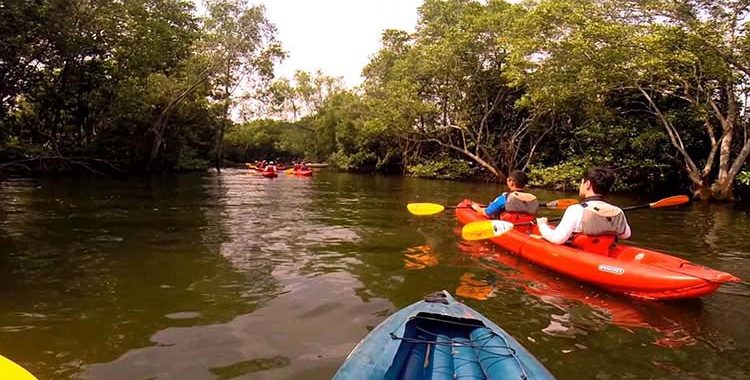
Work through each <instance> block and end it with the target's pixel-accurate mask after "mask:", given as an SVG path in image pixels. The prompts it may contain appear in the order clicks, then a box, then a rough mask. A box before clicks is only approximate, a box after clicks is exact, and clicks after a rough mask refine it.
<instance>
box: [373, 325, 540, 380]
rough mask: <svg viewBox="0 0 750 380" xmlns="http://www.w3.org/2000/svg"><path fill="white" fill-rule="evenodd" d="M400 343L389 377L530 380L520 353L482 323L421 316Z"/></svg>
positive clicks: (407, 328) (407, 379)
mask: <svg viewBox="0 0 750 380" xmlns="http://www.w3.org/2000/svg"><path fill="white" fill-rule="evenodd" d="M391 339H398V340H400V341H401V343H400V344H399V347H398V350H397V352H396V355H395V357H394V359H393V362H392V363H391V366H390V367H389V368H388V371H387V372H386V375H385V377H384V378H385V379H394V380H401V379H404V380H414V379H420V380H421V379H424V380H442V379H445V380H449V379H501V378H502V379H526V378H527V377H528V375H527V374H526V372H525V371H524V368H523V366H522V365H521V361H520V360H519V358H518V357H517V356H516V350H514V349H513V347H511V346H510V344H509V342H508V340H507V339H506V338H505V337H503V336H502V335H499V334H497V333H496V332H494V331H493V330H491V329H489V328H487V326H485V325H484V323H482V322H481V321H479V320H476V319H464V318H454V317H450V316H446V315H438V314H432V313H419V314H417V315H416V316H414V317H412V318H411V319H410V320H409V321H408V322H407V323H406V326H405V329H404V335H403V336H396V334H395V333H391Z"/></svg>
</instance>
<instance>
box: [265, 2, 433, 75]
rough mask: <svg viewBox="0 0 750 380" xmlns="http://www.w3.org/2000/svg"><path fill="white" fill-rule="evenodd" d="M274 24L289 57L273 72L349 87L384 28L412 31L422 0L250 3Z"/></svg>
mask: <svg viewBox="0 0 750 380" xmlns="http://www.w3.org/2000/svg"><path fill="white" fill-rule="evenodd" d="M255 3H260V4H264V5H265V7H266V17H267V18H268V19H269V20H270V21H271V22H273V23H274V24H275V25H276V28H277V29H278V39H279V40H280V41H281V43H282V45H283V47H284V50H286V51H287V52H288V53H289V57H288V58H287V59H285V60H284V62H283V63H282V64H281V65H280V66H279V67H278V68H277V69H276V74H277V76H285V77H291V76H292V75H293V74H294V71H295V70H305V71H308V72H314V71H315V70H317V69H321V70H323V73H325V74H326V75H329V76H340V77H343V78H344V82H345V83H346V84H347V85H348V86H356V85H358V84H360V83H361V82H362V78H361V77H360V74H361V72H362V68H363V67H364V66H365V65H366V64H367V63H368V62H369V61H370V57H371V56H372V55H374V54H375V53H376V52H377V51H378V50H379V49H380V36H381V33H382V32H383V30H385V29H401V30H406V31H408V32H412V31H414V28H415V26H416V24H417V7H419V6H420V5H422V0H255Z"/></svg>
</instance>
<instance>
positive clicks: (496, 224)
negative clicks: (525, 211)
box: [461, 220, 513, 240]
mask: <svg viewBox="0 0 750 380" xmlns="http://www.w3.org/2000/svg"><path fill="white" fill-rule="evenodd" d="M512 229H513V223H510V222H506V221H503V220H480V221H477V222H471V223H468V224H466V225H465V226H464V227H463V228H461V237H462V238H464V239H465V240H483V239H489V238H493V237H497V236H500V235H502V234H504V233H506V232H508V231H510V230H512Z"/></svg>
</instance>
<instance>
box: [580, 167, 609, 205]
mask: <svg viewBox="0 0 750 380" xmlns="http://www.w3.org/2000/svg"><path fill="white" fill-rule="evenodd" d="M613 183H615V172H614V171H612V169H607V168H597V167H593V168H589V169H587V170H586V171H585V172H584V173H583V178H582V179H581V186H580V187H579V188H578V195H580V196H581V197H582V198H585V197H590V196H592V195H608V194H609V191H610V190H611V189H612V184H613Z"/></svg>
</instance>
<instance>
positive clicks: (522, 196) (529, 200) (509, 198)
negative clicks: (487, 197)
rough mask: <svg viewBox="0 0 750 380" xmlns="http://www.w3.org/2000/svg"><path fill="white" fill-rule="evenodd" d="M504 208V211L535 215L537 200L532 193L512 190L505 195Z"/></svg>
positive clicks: (537, 205)
mask: <svg viewBox="0 0 750 380" xmlns="http://www.w3.org/2000/svg"><path fill="white" fill-rule="evenodd" d="M504 208H505V211H506V212H511V213H519V214H529V215H532V216H533V215H536V210H537V209H538V208H539V201H537V199H536V197H535V196H534V194H530V193H523V192H520V191H513V192H510V193H508V194H507V195H506V196H505V207H504Z"/></svg>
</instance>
